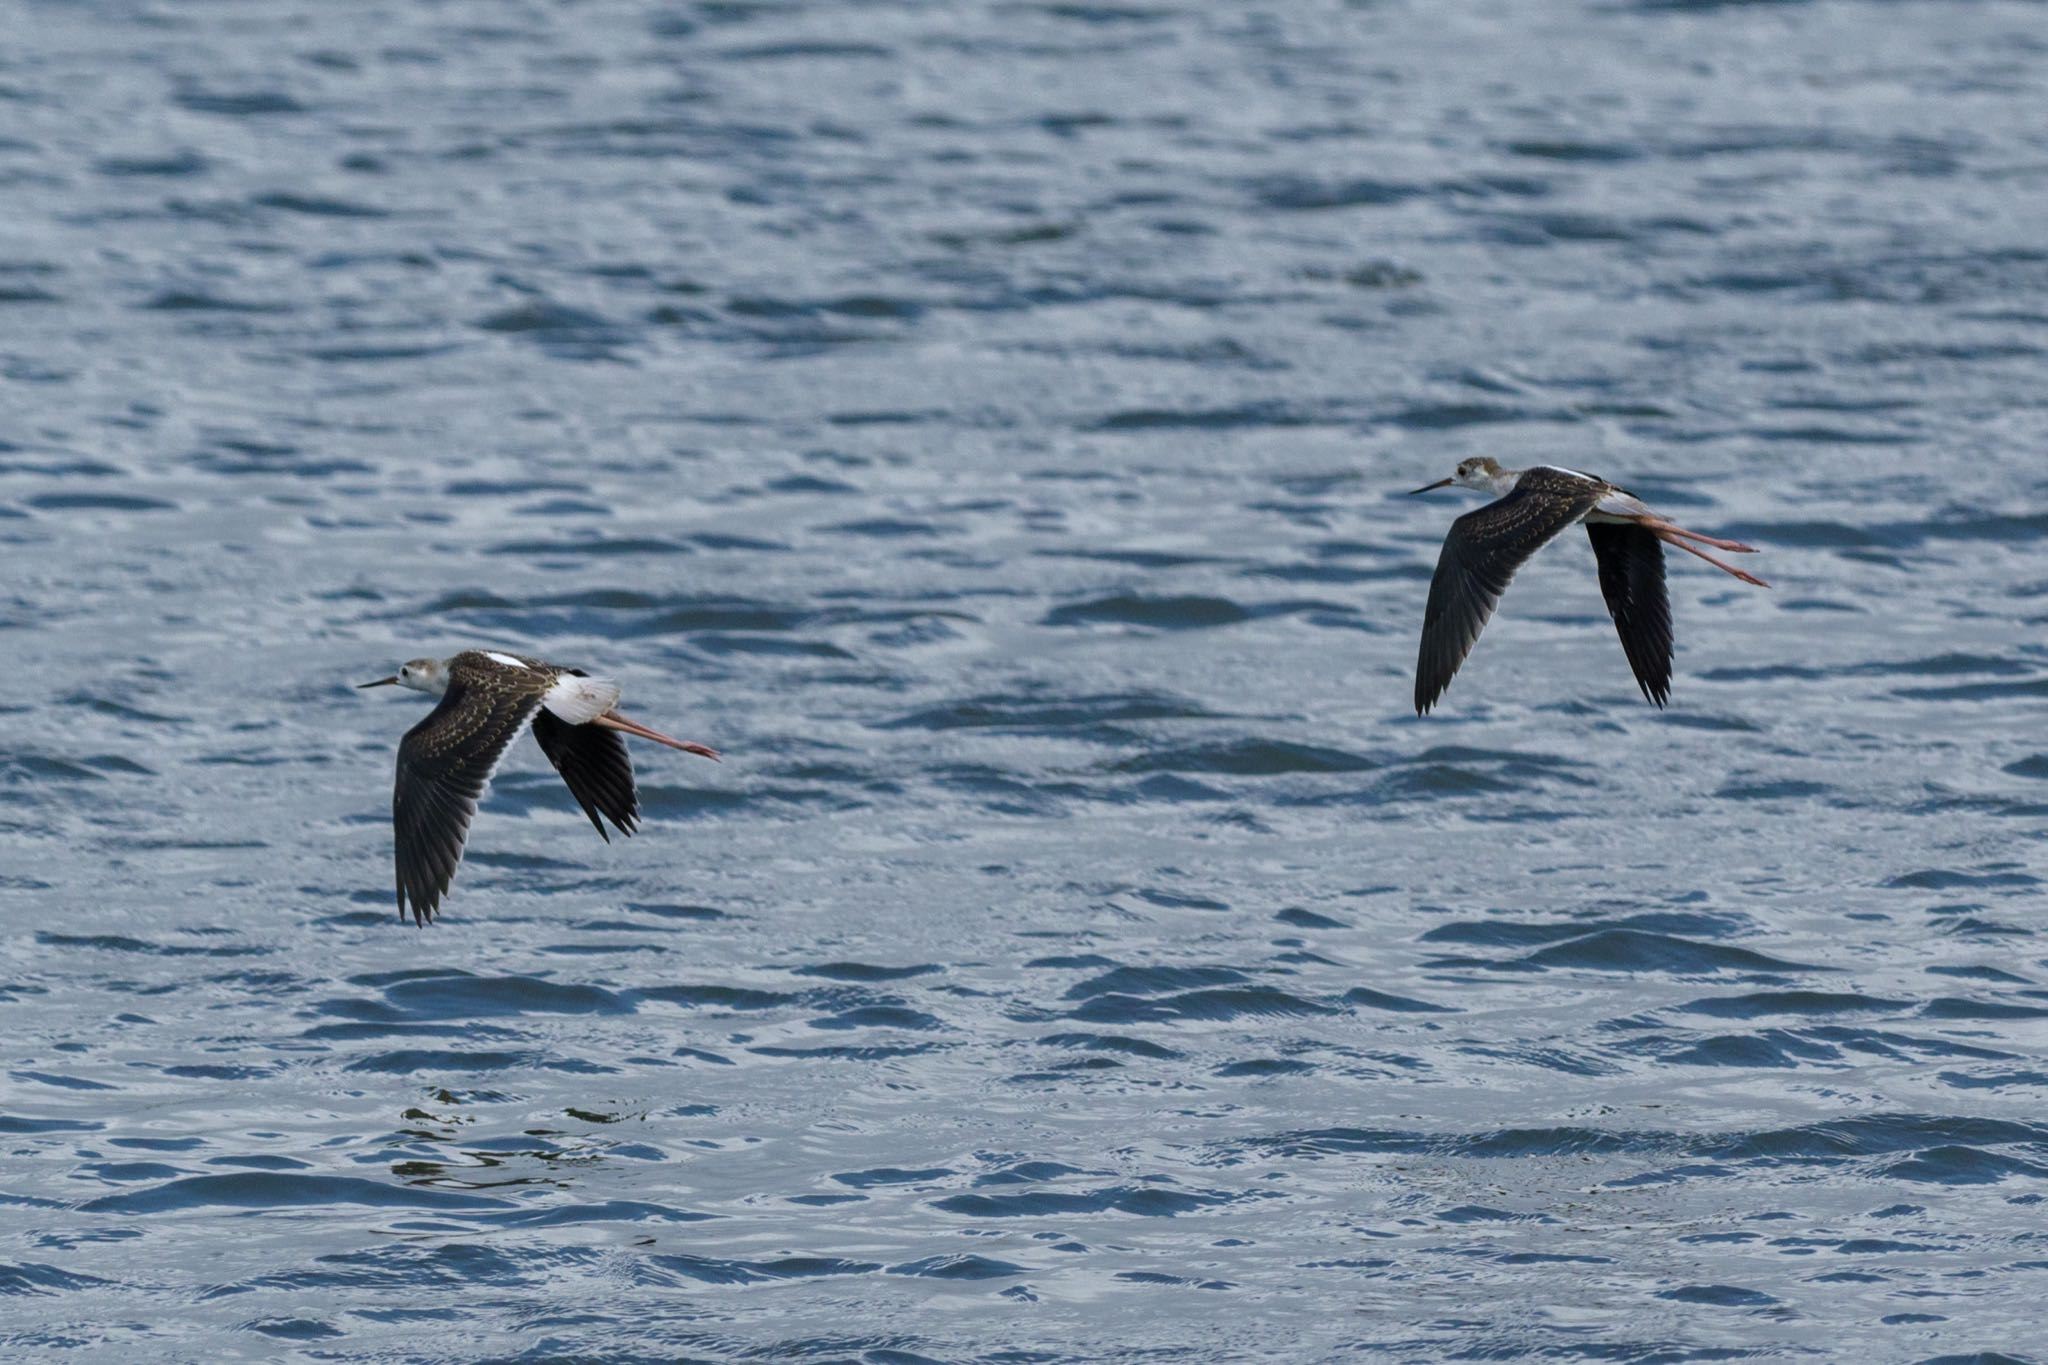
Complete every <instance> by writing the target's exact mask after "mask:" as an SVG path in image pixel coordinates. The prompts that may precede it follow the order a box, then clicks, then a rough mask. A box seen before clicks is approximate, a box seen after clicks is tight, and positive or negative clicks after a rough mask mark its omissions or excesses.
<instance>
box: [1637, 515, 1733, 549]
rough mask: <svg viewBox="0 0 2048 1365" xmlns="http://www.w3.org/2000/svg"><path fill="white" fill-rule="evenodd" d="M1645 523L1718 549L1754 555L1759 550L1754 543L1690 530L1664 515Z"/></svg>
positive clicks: (1655, 529) (1658, 529)
mask: <svg viewBox="0 0 2048 1365" xmlns="http://www.w3.org/2000/svg"><path fill="white" fill-rule="evenodd" d="M1643 525H1645V526H1647V527H1649V528H1650V529H1652V530H1654V531H1669V532H1670V533H1671V534H1672V535H1675V536H1684V537H1685V538H1686V539H1687V540H1696V541H1698V542H1699V543H1700V544H1702V545H1711V546H1713V547H1714V548H1715V549H1717V550H1733V551H1734V552H1735V553H1736V554H1743V555H1753V554H1755V553H1756V552H1757V548H1756V546H1754V545H1744V544H1743V543H1742V542H1741V541H1739V540H1716V539H1714V537H1712V536H1703V535H1701V534H1700V533H1699V532H1698V531H1688V530H1686V529H1685V528H1684V527H1683V526H1680V525H1678V524H1677V523H1676V522H1670V521H1665V520H1664V519H1663V518H1662V517H1652V518H1650V519H1649V520H1647V521H1645V522H1644V523H1643Z"/></svg>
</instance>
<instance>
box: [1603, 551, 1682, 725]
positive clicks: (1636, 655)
mask: <svg viewBox="0 0 2048 1365" xmlns="http://www.w3.org/2000/svg"><path fill="white" fill-rule="evenodd" d="M1586 535H1587V536H1588V537H1589V538H1591V540H1592V542H1593V557H1594V558H1595V559H1597V560H1598V561H1599V562H1600V595H1601V596H1603V597H1605V598H1606V599H1607V610H1608V612H1609V614H1610V615H1612V616H1613V617H1614V629H1615V630H1616V631H1617V632H1618V633H1619V634H1620V636H1621V648H1622V651H1623V652H1624V653H1626V654H1627V655H1628V666H1629V667H1630V668H1631V669H1634V670H1635V675H1636V683H1637V685H1638V686H1640V687H1641V688H1642V689H1643V695H1644V696H1645V697H1647V698H1649V700H1651V701H1652V702H1654V703H1656V704H1657V705H1658V706H1662V705H1663V704H1664V701H1665V698H1667V697H1669V696H1670V695H1671V599H1670V598H1669V597H1667V596H1666V595H1665V592H1664V547H1663V545H1662V544H1660V543H1659V542H1658V540H1657V537H1656V536H1654V535H1652V534H1651V533H1650V532H1649V531H1648V530H1647V529H1645V528H1644V527H1641V526H1636V525H1632V524H1629V525H1624V524H1621V523H1616V522H1596V521H1589V522H1587V523H1586Z"/></svg>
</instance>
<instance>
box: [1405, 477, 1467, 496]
mask: <svg viewBox="0 0 2048 1365" xmlns="http://www.w3.org/2000/svg"><path fill="white" fill-rule="evenodd" d="M1456 482H1457V480H1456V479H1438V480H1437V481H1436V482H1435V483H1426V484H1424V485H1422V487H1420V488H1411V489H1409V490H1408V496H1409V497H1411V498H1412V497H1414V496H1415V495H1416V494H1417V493H1427V492H1429V491H1430V490H1431V489H1436V488H1449V487H1450V486H1451V485H1452V484H1454V483H1456Z"/></svg>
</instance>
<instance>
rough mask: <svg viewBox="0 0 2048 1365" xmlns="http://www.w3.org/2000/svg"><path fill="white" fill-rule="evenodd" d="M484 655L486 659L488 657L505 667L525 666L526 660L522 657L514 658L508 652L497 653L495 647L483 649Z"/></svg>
mask: <svg viewBox="0 0 2048 1365" xmlns="http://www.w3.org/2000/svg"><path fill="white" fill-rule="evenodd" d="M484 657H485V658H486V659H490V660H492V661H493V662H495V663H501V664H503V665H505V667H507V668H525V667H526V661H525V660H524V659H515V658H513V657H512V656H511V655H510V654H500V653H498V651H497V650H495V649H487V650H485V651H484Z"/></svg>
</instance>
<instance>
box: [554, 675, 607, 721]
mask: <svg viewBox="0 0 2048 1365" xmlns="http://www.w3.org/2000/svg"><path fill="white" fill-rule="evenodd" d="M540 704H541V705H542V706H545V707H547V709H548V710H549V711H551V712H553V713H554V714H555V716H556V717H558V718H559V719H561V720H565V721H567V722H569V724H571V725H588V724H590V722H592V721H594V720H596V719H597V718H598V717H599V716H601V715H603V714H604V713H605V712H607V711H609V710H611V709H612V708H613V707H614V706H617V705H618V704H619V685H618V684H617V683H615V682H613V681H612V680H611V679H610V678H579V677H577V676H576V675H574V674H573V673H564V674H563V675H562V676H561V677H559V678H557V679H555V685H554V686H553V687H550V688H549V689H548V690H547V691H545V692H543V693H541V697H540Z"/></svg>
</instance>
